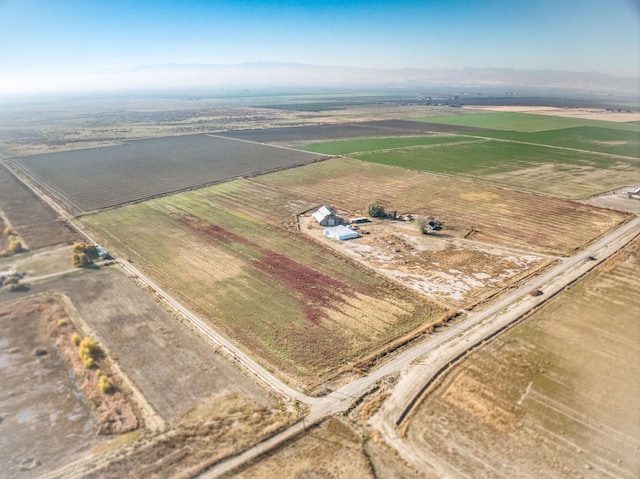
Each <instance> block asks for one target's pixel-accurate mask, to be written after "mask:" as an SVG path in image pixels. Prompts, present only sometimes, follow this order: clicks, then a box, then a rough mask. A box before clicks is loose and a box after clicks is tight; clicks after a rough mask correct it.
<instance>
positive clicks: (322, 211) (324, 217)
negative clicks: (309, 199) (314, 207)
mask: <svg viewBox="0 0 640 479" xmlns="http://www.w3.org/2000/svg"><path fill="white" fill-rule="evenodd" d="M311 216H313V218H314V219H315V220H316V221H317V222H318V223H319V224H320V225H321V226H336V225H339V224H340V218H338V215H336V212H335V211H333V210H332V209H331V208H329V207H328V206H321V207H320V208H319V209H318V211H316V212H315V213H313V214H312V215H311Z"/></svg>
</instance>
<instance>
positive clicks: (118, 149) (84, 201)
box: [11, 135, 322, 212]
mask: <svg viewBox="0 0 640 479" xmlns="http://www.w3.org/2000/svg"><path fill="white" fill-rule="evenodd" d="M320 158H322V155H317V154H314V153H306V152H302V151H295V150H290V149H283V148H275V147H271V146H264V145H258V144H254V143H247V142H242V141H237V140H232V139H227V138H220V137H214V136H210V135H190V136H180V137H167V138H154V139H148V140H135V141H131V142H129V143H126V144H123V145H118V146H109V147H104V148H91V149H86V150H73V151H66V152H59V153H48V154H43V155H35V156H25V157H21V158H14V159H12V160H11V161H12V162H13V164H15V165H16V166H17V167H18V168H20V169H22V170H23V171H25V172H26V173H27V174H28V175H29V176H31V177H32V178H34V180H35V181H36V182H38V183H40V184H43V185H45V187H47V189H48V190H50V191H51V192H52V194H53V196H54V197H57V198H58V199H59V200H61V201H62V202H63V203H65V204H66V206H67V207H68V208H69V209H71V210H72V211H74V212H83V211H92V210H97V209H102V208H108V207H112V206H116V205H121V204H124V203H129V202H133V201H138V200H142V199H145V198H150V197H153V196H157V195H162V194H166V193H172V192H175V191H180V190H184V189H188V188H194V187H197V186H202V185H206V184H211V183H216V182H219V181H223V180H228V179H230V178H234V177H238V176H246V175H253V174H256V173H259V172H264V171H272V170H276V169H280V168H285V167H290V166H293V165H298V164H302V163H309V162H312V161H317V160H319V159H320Z"/></svg>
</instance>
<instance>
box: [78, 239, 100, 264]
mask: <svg viewBox="0 0 640 479" xmlns="http://www.w3.org/2000/svg"><path fill="white" fill-rule="evenodd" d="M99 257H100V255H99V254H98V247H97V246H96V245H94V244H91V243H75V244H74V245H73V249H72V250H71V261H72V262H73V265H74V266H78V267H80V266H88V265H90V264H92V263H93V261H94V260H96V259H98V258H99Z"/></svg>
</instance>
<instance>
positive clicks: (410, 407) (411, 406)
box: [395, 217, 640, 433]
mask: <svg viewBox="0 0 640 479" xmlns="http://www.w3.org/2000/svg"><path fill="white" fill-rule="evenodd" d="M639 220H640V217H636V221H637V222H640V221H639ZM623 226H624V225H623ZM631 232H632V234H630V237H629V238H625V239H624V244H623V245H622V246H620V247H618V248H617V249H616V250H615V251H613V252H611V253H609V254H608V255H607V256H606V257H605V258H604V259H601V260H600V261H597V262H593V263H583V267H584V264H588V266H587V268H586V269H585V270H584V271H581V272H580V273H579V274H578V275H577V276H576V277H574V278H571V279H570V281H568V282H567V283H564V282H563V284H561V285H560V286H558V287H556V288H555V289H554V290H553V291H551V293H550V294H549V295H545V297H544V298H540V299H539V300H538V301H537V302H536V303H535V304H534V305H532V306H531V307H530V308H528V309H527V310H526V311H524V312H522V313H519V314H518V315H517V316H516V317H515V318H512V319H510V320H509V321H508V322H507V323H506V324H502V325H499V326H498V328H497V329H494V330H492V331H490V332H489V333H488V334H487V335H485V336H484V337H482V338H480V339H478V340H475V341H474V342H473V343H472V344H471V345H469V346H467V347H465V349H464V350H463V351H462V352H459V353H457V354H455V355H454V356H453V357H452V358H449V359H447V361H446V363H445V364H444V365H442V366H440V367H439V368H438V369H437V370H436V371H435V372H434V373H431V374H430V376H429V377H428V378H427V379H426V381H425V383H424V384H423V386H422V387H421V388H420V390H419V391H418V392H417V393H416V394H415V395H414V396H413V397H412V399H411V400H410V401H409V402H408V403H406V404H405V406H403V407H402V410H401V412H400V414H399V415H398V417H397V419H396V420H395V426H396V427H398V428H401V432H402V433H403V432H404V427H403V425H404V426H406V424H407V421H408V419H410V417H411V415H412V414H413V413H414V412H415V410H416V409H417V406H419V405H420V404H421V403H422V401H424V399H425V398H426V397H427V396H428V395H429V393H430V392H431V390H432V387H433V386H435V385H436V384H437V382H438V381H439V379H441V378H442V377H443V376H444V375H445V374H446V373H447V372H448V371H449V369H451V368H453V367H454V366H456V365H457V364H458V363H459V362H460V361H461V360H463V359H464V358H465V357H466V356H467V355H469V354H472V353H473V352H474V351H476V350H477V349H479V348H480V347H482V346H483V345H484V344H487V343H490V342H492V341H493V340H495V339H496V338H497V337H498V336H500V335H501V334H502V333H504V332H506V331H507V330H509V329H511V328H513V327H514V326H516V325H517V324H518V323H520V322H522V321H523V320H524V319H526V318H528V317H529V316H531V315H532V314H533V313H535V312H537V311H538V310H539V309H541V308H542V307H544V306H546V305H547V303H549V302H551V301H552V300H553V299H555V298H556V297H557V296H558V295H560V293H562V292H563V291H565V290H566V289H567V288H569V287H571V286H573V285H574V284H576V283H577V282H578V281H580V280H581V279H582V278H584V277H585V276H586V275H588V274H589V273H591V272H592V271H593V270H595V269H596V268H597V267H599V266H600V265H601V264H603V263H604V262H605V261H607V260H609V259H611V258H613V257H615V256H617V255H618V254H620V253H621V252H623V251H624V250H625V249H626V248H627V247H628V245H629V244H631V242H632V241H634V240H635V239H636V238H638V237H640V231H633V229H631ZM625 234H626V232H624V233H622V234H621V235H620V237H623V236H624V235H625ZM618 239H620V238H618ZM576 266H577V265H576ZM570 271H571V267H568V268H567V269H565V270H563V271H562V272H559V273H558V274H557V275H554V276H553V277H552V278H550V279H549V280H548V281H547V282H546V284H549V283H553V281H554V280H557V279H558V278H559V277H561V276H562V275H563V274H568V273H569V272H570ZM512 304H515V302H514V303H512ZM507 313H508V308H507V310H503V311H499V312H497V313H494V314H493V315H491V316H490V317H489V318H487V320H484V321H481V322H480V323H478V324H479V325H481V324H482V323H486V322H487V321H492V320H493V321H496V320H499V318H500V316H502V315H503V314H507ZM475 326H476V325H474V326H472V328H473V327H475ZM469 331H472V330H471V329H467V330H466V332H469Z"/></svg>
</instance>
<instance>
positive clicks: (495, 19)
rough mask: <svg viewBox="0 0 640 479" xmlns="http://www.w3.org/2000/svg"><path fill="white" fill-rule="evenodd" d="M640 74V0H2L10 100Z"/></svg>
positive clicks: (0, 73)
mask: <svg viewBox="0 0 640 479" xmlns="http://www.w3.org/2000/svg"><path fill="white" fill-rule="evenodd" d="M246 62H293V63H301V64H311V65H328V66H351V67H375V68H389V69H394V68H420V69H429V68H464V67H475V68H484V67H492V68H513V69H521V70H567V71H574V72H598V73H605V74H608V75H613V76H621V77H639V76H640V0H478V1H471V0H441V1H432V0H422V1H413V0H407V1H392V0H389V1H379V0H322V1H310V0H298V1H293V0H289V1H283V0H255V1H218V0H209V1H207V0H181V1H163V0H127V1H121V0H110V1H94V0H55V1H52V0H0V67H1V68H0V93H5V94H6V93H8V92H11V91H20V90H25V89H27V90H28V89H38V88H40V89H46V88H54V87H55V86H56V85H58V86H59V84H61V83H65V82H67V83H68V86H72V87H73V86H80V85H78V83H79V82H81V81H82V79H83V78H84V79H85V80H86V79H88V78H91V77H90V76H87V75H95V74H100V72H105V71H106V72H114V71H123V70H126V69H131V68H135V67H139V66H154V65H167V64H221V65H232V64H238V63H246Z"/></svg>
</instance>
